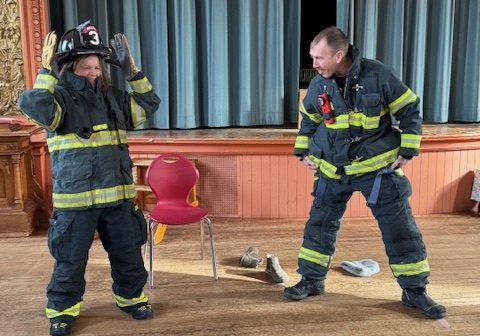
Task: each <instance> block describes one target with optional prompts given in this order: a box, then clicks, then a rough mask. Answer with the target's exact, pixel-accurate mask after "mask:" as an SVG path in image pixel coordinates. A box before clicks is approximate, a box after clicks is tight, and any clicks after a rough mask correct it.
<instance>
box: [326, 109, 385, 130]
mask: <svg viewBox="0 0 480 336" xmlns="http://www.w3.org/2000/svg"><path fill="white" fill-rule="evenodd" d="M387 113H388V110H387V109H384V108H382V109H381V111H380V115H378V116H373V117H368V116H366V115H365V114H364V113H363V112H362V111H352V112H350V113H348V114H340V115H338V116H336V117H335V122H334V123H331V124H325V126H326V127H327V128H330V129H346V128H348V127H349V126H350V125H351V126H358V127H363V128H364V129H374V128H378V125H379V124H380V118H381V117H383V116H384V115H385V114H387Z"/></svg>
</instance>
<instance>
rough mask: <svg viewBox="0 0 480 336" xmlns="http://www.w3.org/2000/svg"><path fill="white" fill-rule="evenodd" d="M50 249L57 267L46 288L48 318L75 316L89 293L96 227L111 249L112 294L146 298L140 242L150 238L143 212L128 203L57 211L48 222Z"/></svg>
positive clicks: (122, 298) (135, 300) (124, 298)
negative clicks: (87, 271)
mask: <svg viewBox="0 0 480 336" xmlns="http://www.w3.org/2000/svg"><path fill="white" fill-rule="evenodd" d="M50 224H51V226H50V228H49V231H48V247H49V249H50V253H51V254H52V256H53V257H54V258H55V266H54V271H53V275H52V278H51V281H50V283H49V284H48V286H47V298H48V303H47V308H46V312H47V317H49V318H54V317H56V316H60V315H62V314H66V315H71V316H74V317H75V316H77V315H78V313H79V311H80V303H81V301H82V296H83V294H84V292H85V268H86V265H87V259H88V252H89V250H90V247H91V245H92V242H93V239H94V234H95V230H97V232H98V235H99V237H100V240H101V242H102V245H103V247H104V249H105V251H107V253H108V258H109V260H110V265H111V276H112V278H113V285H112V288H113V292H114V294H115V298H116V300H117V303H118V302H131V303H132V305H133V304H135V303H138V302H145V301H147V300H148V298H147V297H146V296H145V294H143V287H144V285H145V283H146V281H147V271H146V270H145V267H144V263H143V259H142V253H141V245H142V244H144V243H145V242H146V239H147V227H146V223H145V219H144V218H143V214H141V212H140V211H139V210H136V209H135V208H134V207H133V204H132V202H130V201H126V202H124V203H122V204H120V205H116V206H112V207H107V208H98V209H88V210H78V211H57V210H56V211H55V212H54V214H53V217H52V219H51V220H50Z"/></svg>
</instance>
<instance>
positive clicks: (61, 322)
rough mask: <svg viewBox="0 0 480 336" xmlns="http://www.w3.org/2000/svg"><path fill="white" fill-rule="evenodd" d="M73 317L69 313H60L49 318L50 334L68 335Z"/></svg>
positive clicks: (56, 335)
mask: <svg viewBox="0 0 480 336" xmlns="http://www.w3.org/2000/svg"><path fill="white" fill-rule="evenodd" d="M74 320H75V318H74V317H73V316H70V315H61V316H58V317H54V318H51V319H50V335H51V336H65V335H70V330H71V326H72V323H73V321H74Z"/></svg>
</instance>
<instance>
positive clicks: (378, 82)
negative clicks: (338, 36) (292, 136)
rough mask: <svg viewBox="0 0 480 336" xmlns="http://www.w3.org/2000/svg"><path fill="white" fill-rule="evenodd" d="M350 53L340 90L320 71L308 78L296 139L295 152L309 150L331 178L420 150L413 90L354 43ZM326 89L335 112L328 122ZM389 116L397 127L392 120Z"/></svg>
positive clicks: (373, 167)
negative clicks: (323, 100) (324, 107)
mask: <svg viewBox="0 0 480 336" xmlns="http://www.w3.org/2000/svg"><path fill="white" fill-rule="evenodd" d="M348 55H349V56H350V58H351V59H352V67H351V69H350V70H349V72H348V74H347V76H346V79H345V87H344V88H342V89H343V90H339V87H338V86H337V82H336V81H335V80H334V79H331V78H324V77H322V76H321V75H317V76H316V77H315V78H314V79H312V81H311V82H310V85H309V87H308V91H307V94H306V96H305V99H304V100H303V103H302V104H301V107H300V112H301V114H302V122H301V126H300V130H299V133H298V136H297V139H296V142H295V155H297V156H302V157H303V156H306V155H308V156H309V158H310V159H312V160H313V161H314V162H315V163H316V164H317V166H318V169H319V171H320V172H321V173H322V175H324V176H326V177H328V178H332V179H340V178H341V176H342V175H343V174H347V175H358V174H363V173H368V172H373V171H377V170H380V169H382V168H384V167H386V166H388V165H389V164H391V163H392V162H394V161H395V160H396V159H397V158H398V155H399V154H400V155H402V156H405V157H407V158H408V157H412V156H416V155H418V154H419V149H420V140H421V132H422V126H421V125H422V119H421V117H420V112H419V109H418V104H419V99H418V98H417V96H416V95H415V93H413V92H412V91H411V90H410V89H409V88H408V87H406V86H405V84H403V83H402V82H401V81H400V80H399V79H398V78H397V77H395V75H394V74H393V73H392V71H391V70H390V69H389V68H388V67H387V66H385V65H384V64H382V63H380V62H378V61H374V60H369V59H365V58H362V57H360V55H359V52H358V49H356V48H355V47H354V46H352V45H350V47H349V51H348ZM341 91H342V93H341ZM325 92H326V93H327V94H328V96H329V98H330V103H331V108H332V110H333V115H334V117H335V121H334V122H331V123H326V122H325V120H324V118H323V115H322V110H321V108H320V103H321V102H320V101H319V98H320V95H321V94H323V93H325ZM392 116H393V117H394V118H395V119H396V120H397V121H398V126H393V125H392Z"/></svg>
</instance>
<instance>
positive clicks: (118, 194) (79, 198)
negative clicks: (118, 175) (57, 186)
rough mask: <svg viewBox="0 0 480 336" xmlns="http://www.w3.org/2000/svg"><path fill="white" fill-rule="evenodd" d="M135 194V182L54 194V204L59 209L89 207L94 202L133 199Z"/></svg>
mask: <svg viewBox="0 0 480 336" xmlns="http://www.w3.org/2000/svg"><path fill="white" fill-rule="evenodd" d="M135 196H136V193H135V185H134V184H133V183H132V184H124V185H118V186H115V187H110V188H100V189H93V190H89V191H84V192H79V193H74V194H59V193H53V194H52V198H53V206H54V207H55V208H58V209H65V208H79V207H89V206H92V205H94V204H106V203H112V202H116V201H119V200H123V199H131V198H134V197H135Z"/></svg>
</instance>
